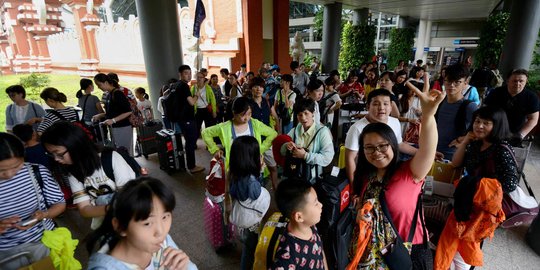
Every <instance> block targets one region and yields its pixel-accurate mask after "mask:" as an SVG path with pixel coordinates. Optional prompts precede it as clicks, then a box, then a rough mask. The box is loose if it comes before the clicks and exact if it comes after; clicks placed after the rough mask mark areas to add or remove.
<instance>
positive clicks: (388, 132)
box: [353, 123, 399, 194]
mask: <svg viewBox="0 0 540 270" xmlns="http://www.w3.org/2000/svg"><path fill="white" fill-rule="evenodd" d="M372 133H375V134H377V135H379V136H381V137H382V138H383V139H384V140H385V141H387V142H388V143H389V144H390V147H391V148H392V151H393V152H394V157H393V158H392V160H391V161H390V164H388V167H386V172H385V175H384V180H385V181H388V180H389V179H390V177H392V175H393V174H394V172H395V171H396V170H397V168H398V166H399V149H398V142H397V139H396V134H395V133H394V131H393V130H392V128H390V127H389V126H388V125H387V124H384V123H371V124H368V125H367V126H366V127H365V128H364V130H363V131H362V134H361V135H360V139H359V141H360V142H359V144H358V145H359V146H360V150H359V151H358V157H357V162H356V171H355V172H354V182H353V185H354V193H355V194H360V193H361V192H362V188H363V186H364V184H365V181H368V178H369V177H370V175H372V174H373V173H377V168H376V167H375V166H373V165H372V164H371V163H369V161H368V160H367V158H366V154H365V153H364V151H363V147H364V138H365V137H366V135H367V134H372Z"/></svg>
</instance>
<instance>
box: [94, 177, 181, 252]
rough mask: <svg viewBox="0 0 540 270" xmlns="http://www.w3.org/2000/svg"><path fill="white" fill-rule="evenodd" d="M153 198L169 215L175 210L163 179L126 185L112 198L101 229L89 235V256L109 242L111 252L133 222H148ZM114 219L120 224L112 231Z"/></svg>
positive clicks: (171, 196)
mask: <svg viewBox="0 0 540 270" xmlns="http://www.w3.org/2000/svg"><path fill="white" fill-rule="evenodd" d="M154 197H156V198H157V199H158V200H159V201H161V203H162V204H163V207H164V208H165V211H166V212H172V211H173V210H174V207H175V206H176V199H175V197H174V193H173V192H172V191H171V189H170V188H168V187H167V186H165V185H164V184H163V183H162V182H161V181H160V180H158V179H155V178H152V177H140V178H137V179H135V180H131V181H129V182H127V183H126V184H125V185H124V186H123V187H122V188H121V189H120V190H119V191H118V192H117V193H116V195H115V197H114V198H113V200H112V202H111V204H110V206H111V207H109V209H108V211H107V213H106V214H105V218H104V220H103V223H102V224H101V226H100V227H99V228H98V229H97V230H95V231H94V232H92V233H91V234H90V235H89V236H88V238H87V243H86V249H87V250H88V253H92V252H93V251H94V250H96V249H97V248H99V247H101V246H103V245H104V244H105V243H108V244H109V247H110V249H111V250H112V249H113V248H114V247H115V246H116V244H117V243H118V242H119V241H120V239H121V236H120V233H121V232H123V231H126V230H127V228H128V226H129V222H130V221H132V220H133V221H140V220H146V219H147V218H148V217H150V214H151V213H152V209H153V208H154V205H153V199H154ZM113 218H116V220H117V221H118V228H117V230H115V229H114V228H113V225H112V220H113Z"/></svg>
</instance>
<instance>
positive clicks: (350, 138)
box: [345, 116, 402, 151]
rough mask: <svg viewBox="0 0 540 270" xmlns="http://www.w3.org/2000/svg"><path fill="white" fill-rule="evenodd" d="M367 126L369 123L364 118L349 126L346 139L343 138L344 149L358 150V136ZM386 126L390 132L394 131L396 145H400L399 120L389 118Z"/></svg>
mask: <svg viewBox="0 0 540 270" xmlns="http://www.w3.org/2000/svg"><path fill="white" fill-rule="evenodd" d="M368 124H369V121H368V120H367V119H366V117H364V118H362V119H360V121H358V122H356V123H354V124H353V125H352V126H351V128H350V129H349V132H347V138H345V148H347V149H349V150H351V151H359V150H360V145H359V140H360V134H362V131H363V130H364V128H365V127H366V126H367V125H368ZM386 124H387V125H388V126H390V128H392V130H393V131H394V134H395V135H396V139H397V142H398V144H399V143H401V141H402V138H401V125H400V124H399V120H398V119H397V118H394V117H391V116H389V117H388V123H386Z"/></svg>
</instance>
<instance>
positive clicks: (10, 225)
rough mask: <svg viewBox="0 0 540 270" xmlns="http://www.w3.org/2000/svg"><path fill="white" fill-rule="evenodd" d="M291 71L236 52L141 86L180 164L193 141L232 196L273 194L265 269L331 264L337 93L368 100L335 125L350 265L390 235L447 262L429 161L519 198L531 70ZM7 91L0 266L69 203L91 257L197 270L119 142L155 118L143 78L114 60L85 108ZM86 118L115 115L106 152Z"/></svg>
mask: <svg viewBox="0 0 540 270" xmlns="http://www.w3.org/2000/svg"><path fill="white" fill-rule="evenodd" d="M290 70H291V73H289V74H287V73H285V74H282V73H281V69H280V67H279V66H277V65H271V64H270V63H263V65H261V67H260V68H259V69H258V70H257V73H256V74H255V73H254V72H250V71H248V70H247V69H246V65H242V66H241V68H240V70H239V71H238V72H236V73H230V72H229V70H228V69H226V68H223V69H221V70H220V74H219V76H220V77H221V78H222V80H223V82H222V83H221V84H220V83H219V76H218V74H211V75H210V76H208V71H207V70H206V69H204V68H203V69H200V70H198V71H192V69H191V67H189V66H187V65H181V66H180V67H179V68H178V78H171V79H170V80H169V81H167V82H164V85H163V87H162V88H161V91H160V93H161V94H160V97H152V98H155V99H158V98H159V99H158V107H157V110H158V112H159V113H160V114H161V115H160V117H157V118H158V119H159V118H160V119H159V120H161V121H162V122H163V126H164V127H165V128H168V129H172V130H174V131H175V132H176V133H178V134H182V137H183V139H184V140H185V157H186V160H187V170H188V172H190V173H191V174H195V173H201V172H204V167H202V166H199V165H197V161H196V156H195V150H196V149H197V140H198V139H199V138H202V140H203V141H204V143H205V145H206V148H207V150H208V151H209V152H210V154H211V155H212V156H213V158H215V159H217V160H221V159H222V160H224V164H225V165H224V167H225V170H226V172H227V186H228V188H227V191H228V192H229V193H230V196H231V198H232V199H233V201H238V202H239V205H242V203H247V204H249V205H251V204H256V205H259V204H260V202H261V201H263V200H264V201H265V203H262V204H264V205H266V206H265V208H266V209H264V210H263V212H265V211H266V210H267V209H268V205H267V204H266V201H268V203H269V200H270V196H269V195H268V194H269V192H272V193H274V196H273V198H274V200H275V201H276V204H277V207H278V209H279V210H280V212H281V213H282V215H283V216H284V217H286V218H288V222H289V223H288V226H287V229H286V231H285V233H284V234H283V236H282V237H281V238H280V240H279V244H278V247H277V250H276V254H275V256H274V261H273V262H272V263H271V265H270V266H269V269H329V268H328V264H327V260H326V257H325V254H324V252H323V246H324V245H327V244H328V243H324V242H323V240H322V238H321V236H319V235H318V230H317V224H318V223H319V221H320V219H321V211H322V207H324V206H323V205H322V204H321V203H320V202H319V200H318V198H317V193H316V192H315V189H314V188H313V187H314V186H315V185H316V184H317V183H318V182H319V181H322V180H321V179H323V178H324V177H325V175H326V174H327V173H328V171H329V168H331V167H332V164H335V163H336V162H337V159H336V158H335V157H337V155H335V154H336V153H337V152H339V149H340V141H341V140H340V139H339V138H338V130H339V129H342V126H343V123H340V113H339V112H340V108H341V106H345V105H347V106H352V105H355V104H364V105H363V106H365V111H364V112H362V113H360V114H358V115H355V116H354V118H355V119H354V124H352V125H351V126H350V127H349V128H348V130H343V138H342V141H343V142H344V150H342V151H343V152H342V153H340V154H343V155H344V159H345V162H344V164H345V166H344V171H345V172H344V174H343V175H344V177H346V178H347V179H348V181H349V182H350V184H351V187H352V204H353V205H354V206H355V209H356V211H358V213H359V217H360V216H361V214H366V213H365V212H363V211H364V210H365V209H370V210H369V211H370V221H369V224H370V226H371V227H370V230H369V231H370V233H371V238H370V240H369V241H367V242H366V243H365V244H364V245H361V244H360V243H361V242H362V241H361V237H362V233H363V232H362V231H358V230H355V232H354V234H353V237H352V240H351V242H350V244H349V247H350V254H351V258H350V259H351V260H352V261H353V262H355V265H354V266H353V268H350V269H387V268H389V267H391V266H392V263H395V262H392V261H389V259H387V257H386V256H385V255H384V254H385V252H386V251H387V249H388V246H389V244H391V243H394V241H395V239H396V238H400V239H403V241H404V242H409V243H410V245H408V246H407V249H408V251H409V253H410V259H411V260H410V261H411V264H412V267H413V269H433V268H434V267H435V269H447V268H448V267H449V263H451V262H448V258H447V257H448V256H447V257H441V256H442V255H440V256H439V255H438V254H439V250H437V253H436V255H435V257H433V255H432V252H431V250H430V248H429V247H428V245H427V235H426V233H427V232H426V230H425V228H424V227H425V225H424V216H423V214H418V211H416V210H417V205H418V200H420V198H421V196H419V195H421V194H422V192H423V184H424V179H425V178H426V175H427V174H428V173H429V171H430V170H431V168H432V164H433V162H434V161H435V160H447V161H448V162H451V163H452V165H453V166H455V167H464V168H465V171H466V174H467V175H469V176H471V177H480V178H493V179H496V180H497V181H498V183H499V184H500V187H501V190H502V192H503V193H504V197H503V200H504V202H505V203H504V205H506V206H507V207H505V206H504V205H503V207H502V210H504V214H505V215H506V218H511V217H512V216H514V215H516V214H519V211H521V210H523V208H519V206H518V205H516V204H515V203H513V201H512V200H513V198H514V197H512V196H511V195H512V194H515V192H516V190H517V189H519V179H520V175H519V173H520V172H519V169H518V164H517V163H516V159H515V157H514V154H513V147H519V146H520V144H521V141H522V140H523V139H524V138H525V137H526V136H527V135H528V134H530V133H531V131H532V130H533V128H534V127H535V126H536V124H537V122H538V115H539V111H540V102H539V100H538V96H537V95H535V94H534V93H532V92H531V91H530V90H528V89H527V87H526V84H527V79H528V73H527V71H526V70H523V69H517V70H512V71H511V72H510V73H509V74H508V76H507V77H506V81H505V82H506V83H505V84H502V85H497V84H496V83H493V82H497V80H496V76H495V74H492V73H488V72H491V71H490V70H489V69H487V68H486V65H484V66H483V67H482V68H480V69H477V70H475V71H474V72H473V73H472V76H471V74H470V70H469V67H467V66H464V65H461V64H454V65H450V66H445V67H443V68H442V69H441V70H440V72H437V74H433V75H434V76H430V74H429V73H428V72H427V71H426V70H425V67H423V66H422V65H421V63H417V65H414V66H412V67H409V66H408V65H406V64H405V62H404V61H400V62H399V65H398V66H397V67H395V69H394V70H393V71H388V70H387V67H386V65H384V66H383V65H378V63H377V62H373V63H365V64H362V65H361V66H360V67H358V69H352V70H350V71H349V72H348V74H347V76H346V77H345V78H344V79H345V80H344V81H341V76H340V74H339V72H338V71H336V70H334V71H332V72H330V74H327V75H324V74H318V72H313V73H312V74H308V73H307V72H306V71H305V70H304V65H303V64H302V63H298V62H296V61H292V62H291V64H290ZM192 74H195V77H194V78H193V77H192ZM192 80H193V81H192ZM94 83H95V85H96V86H97V87H98V88H99V89H101V90H102V91H103V95H102V97H101V99H100V98H98V97H97V96H96V95H95V94H93V91H94ZM6 93H7V94H8V96H9V97H10V98H11V100H12V101H13V104H10V105H9V106H8V107H7V108H6V130H7V132H5V133H4V132H3V133H0V146H1V147H0V193H1V194H4V195H2V199H1V201H2V202H3V203H2V204H1V205H0V255H1V256H0V266H2V267H1V268H2V269H17V268H19V267H21V266H23V265H24V264H25V263H28V262H26V261H24V260H23V259H19V258H17V259H14V260H11V261H10V262H7V263H6V264H2V263H5V262H2V259H1V258H6V257H9V256H11V255H14V254H17V253H18V252H21V251H31V254H33V257H34V258H33V260H34V261H35V260H39V259H40V258H43V257H45V256H47V255H48V254H49V251H48V247H46V246H44V245H43V244H42V243H41V242H40V239H41V238H42V237H43V233H44V231H46V230H51V229H53V228H54V227H55V224H54V222H53V219H54V218H55V217H57V216H58V215H60V214H61V213H62V212H63V211H65V209H66V204H68V205H73V206H74V207H76V208H77V209H78V211H79V212H80V214H81V216H83V217H85V218H91V219H92V224H91V229H92V230H93V231H92V232H91V234H90V235H89V237H88V239H89V240H88V241H87V249H88V252H89V254H91V257H90V261H89V262H88V267H89V269H111V268H110V267H113V266H114V269H161V268H160V267H168V269H196V268H197V267H196V266H195V265H194V264H193V263H192V262H190V261H189V257H188V255H186V253H184V251H181V250H180V249H179V248H178V246H177V245H176V244H175V242H174V240H173V239H172V238H171V237H170V236H169V235H168V232H169V230H170V228H171V225H172V211H173V209H174V207H175V204H176V203H175V198H174V194H173V193H172V192H171V190H170V189H168V188H167V187H165V186H164V185H163V184H162V183H161V182H160V181H159V180H156V179H154V178H151V177H146V176H143V177H138V176H139V175H140V171H138V170H137V169H135V168H133V166H132V164H130V162H129V158H126V157H124V156H123V153H121V151H120V150H118V149H122V148H123V149H125V151H126V152H127V155H129V156H135V155H136V153H134V146H133V126H136V125H138V124H140V121H141V120H140V119H139V118H141V119H143V121H145V120H148V119H154V115H153V112H152V107H151V103H150V100H149V98H150V97H149V96H148V94H147V93H146V90H145V89H143V88H136V89H134V91H133V92H132V91H131V90H130V89H127V88H126V87H123V86H121V85H120V84H119V78H118V76H117V75H116V74H114V73H110V74H103V73H99V74H97V75H95V76H94V78H93V81H92V80H90V79H86V78H85V79H81V81H80V90H79V91H78V92H77V96H76V97H77V99H78V107H79V108H80V110H82V116H80V114H79V112H78V110H76V109H75V108H73V107H69V106H66V105H65V103H66V101H67V97H66V95H65V94H63V93H62V92H60V91H59V90H57V89H55V88H52V87H47V88H45V89H44V90H43V91H42V92H41V95H40V97H41V98H42V99H43V101H44V102H45V104H47V106H48V107H50V109H47V110H44V109H43V108H42V107H41V106H40V105H39V104H36V103H33V102H31V101H27V100H26V99H25V98H26V92H25V89H24V88H23V87H22V86H20V85H13V86H10V87H8V88H7V89H6ZM171 104H172V105H171ZM359 111H362V110H359ZM96 122H100V123H102V125H107V126H110V127H111V133H112V134H111V136H113V137H114V138H115V143H116V148H115V149H111V148H107V147H103V145H98V144H96V143H95V140H96V138H94V137H95V136H98V134H97V133H96V132H95V131H94V132H92V130H91V129H92V128H93V127H94V126H95V123H96ZM203 125H204V126H203ZM199 162H200V161H199ZM36 164H39V165H36ZM291 165H294V166H291ZM300 167H301V168H302V169H301V171H298V170H297V168H300ZM295 170H296V171H295ZM267 183H269V185H268V187H269V188H268V190H267V189H266V186H267ZM319 196H320V194H319ZM387 212H388V213H389V214H388V213H387ZM262 216H264V214H263V215H260V216H259V217H258V218H256V220H255V221H254V222H252V219H250V222H247V223H249V226H247V225H245V224H246V222H242V215H240V221H238V217H235V222H237V223H238V224H235V225H237V226H238V229H239V232H240V236H239V239H240V240H241V242H242V243H243V247H242V258H241V268H242V269H252V267H253V264H254V260H255V258H254V256H255V248H256V246H257V239H258V238H259V235H260V233H261V224H262V221H263V220H262ZM250 218H252V217H250ZM27 220H29V221H28V222H26V223H25V221H27ZM244 221H245V220H244ZM243 224H244V225H243ZM411 228H413V229H411ZM474 244H475V245H476V244H479V243H474ZM464 250H465V249H461V250H460V249H458V250H457V252H456V254H455V256H454V254H451V258H450V261H453V262H454V265H455V267H457V268H456V269H468V268H467V267H470V264H472V265H478V260H477V259H478V257H474V256H473V257H471V255H470V254H462V253H463V251H464ZM442 253H444V252H442ZM355 254H358V255H356V256H355ZM326 256H327V255H326ZM353 257H354V258H353ZM4 267H5V268H4Z"/></svg>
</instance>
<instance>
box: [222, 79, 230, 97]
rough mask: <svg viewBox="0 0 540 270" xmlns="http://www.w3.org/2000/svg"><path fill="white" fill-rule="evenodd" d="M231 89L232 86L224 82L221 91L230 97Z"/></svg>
mask: <svg viewBox="0 0 540 270" xmlns="http://www.w3.org/2000/svg"><path fill="white" fill-rule="evenodd" d="M231 89H232V84H231V83H230V82H229V80H225V84H224V85H223V91H224V92H225V96H228V97H230V96H231Z"/></svg>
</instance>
